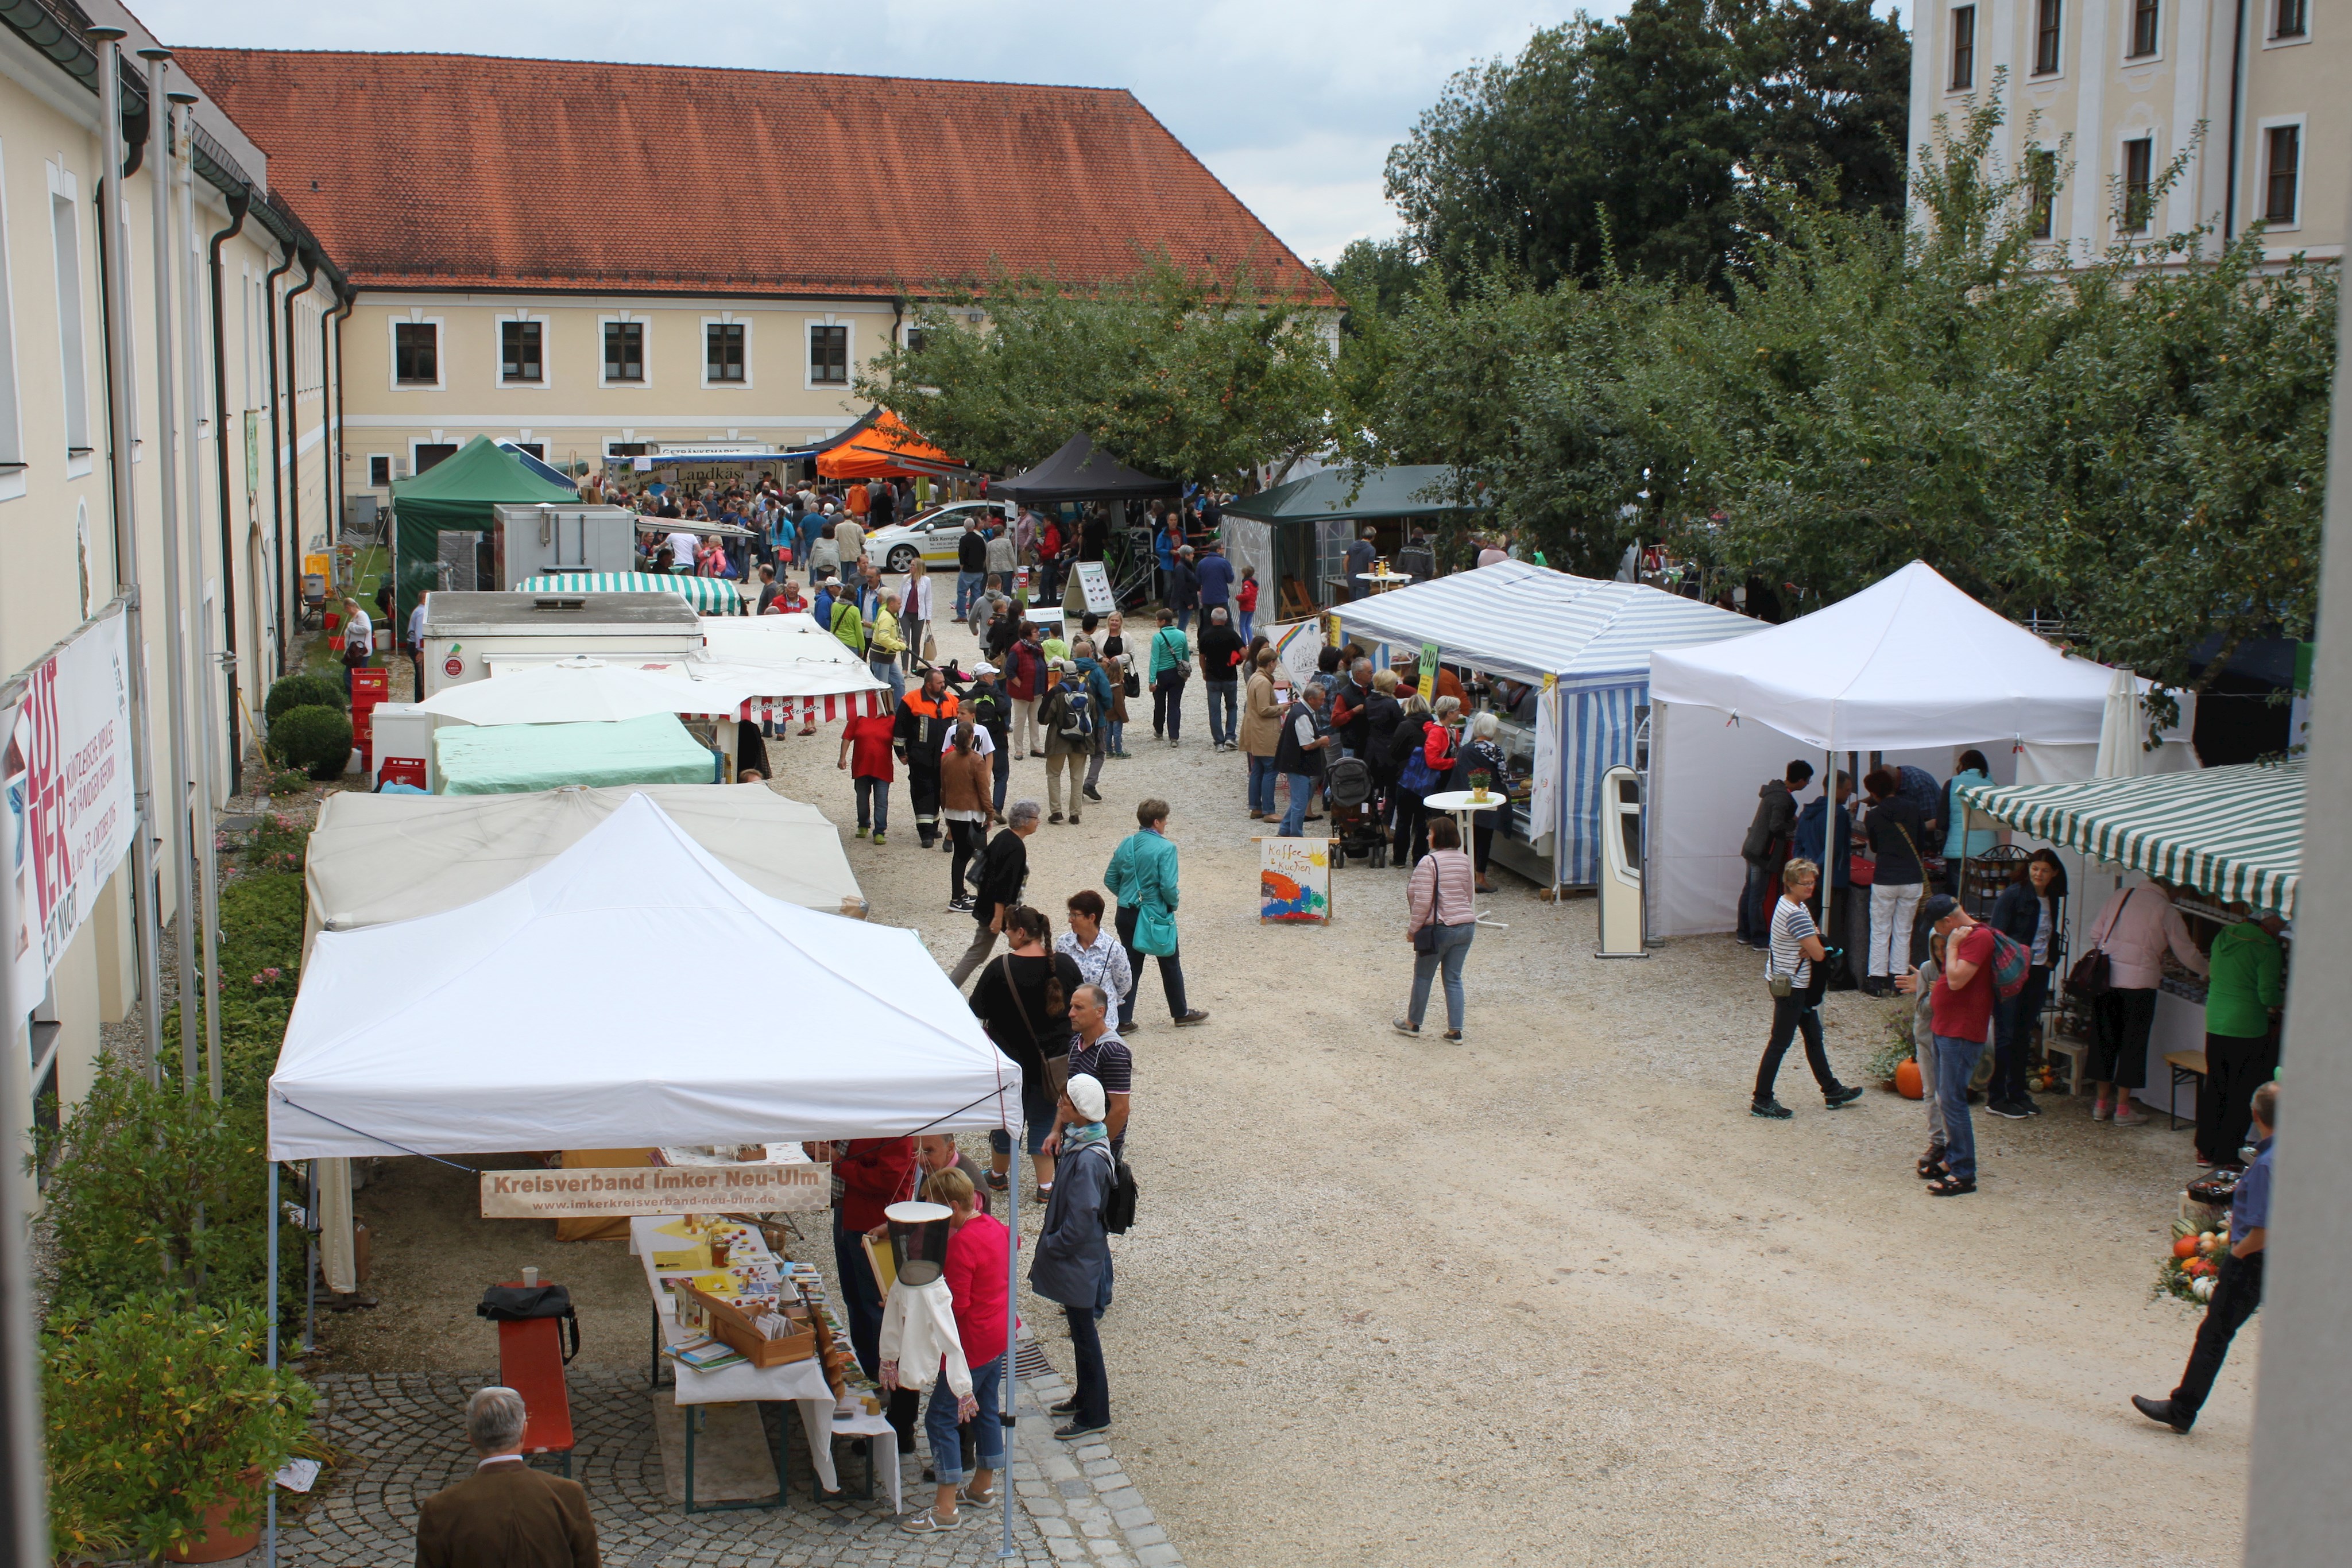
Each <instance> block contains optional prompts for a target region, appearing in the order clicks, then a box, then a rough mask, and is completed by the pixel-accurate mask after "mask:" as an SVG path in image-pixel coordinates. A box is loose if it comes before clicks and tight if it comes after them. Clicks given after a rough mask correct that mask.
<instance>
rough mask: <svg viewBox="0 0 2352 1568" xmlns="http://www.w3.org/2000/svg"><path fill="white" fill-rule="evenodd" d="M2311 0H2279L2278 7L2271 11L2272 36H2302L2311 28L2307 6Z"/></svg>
mask: <svg viewBox="0 0 2352 1568" xmlns="http://www.w3.org/2000/svg"><path fill="white" fill-rule="evenodd" d="M2309 3H2310V0H2277V9H2276V10H2274V11H2273V12H2272V13H2271V37H2273V38H2300V37H2304V36H2305V34H2306V33H2307V32H2308V31H2309V30H2310V26H2311V24H2310V21H2309V20H2308V13H2307V11H2306V9H2305V7H2306V6H2307V5H2309Z"/></svg>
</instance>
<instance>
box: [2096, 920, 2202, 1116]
mask: <svg viewBox="0 0 2352 1568" xmlns="http://www.w3.org/2000/svg"><path fill="white" fill-rule="evenodd" d="M2091 946H2093V947H2094V948H2095V949H2097V950H2098V951H2100V952H2103V953H2105V955H2106V956H2107V980H2108V984H2109V985H2111V986H2112V987H2113V989H2111V990H2109V991H2108V992H2107V993H2106V994H2105V995H2104V996H2101V997H2099V998H2095V1000H2093V1002H2092V1003H2091V1061H2090V1066H2089V1069H2088V1071H2087V1072H2086V1074H2085V1075H2086V1076H2087V1077H2088V1078H2089V1079H2090V1080H2091V1086H2092V1089H2093V1090H2094V1092H2095V1099H2094V1100H2093V1101H2092V1103H2091V1120H2093V1121H2094V1122H2104V1121H2106V1120H2107V1119H2108V1118H2109V1117H2113V1118H2114V1119H2115V1120H2116V1121H2117V1122H2119V1123H2121V1124H2123V1125H2125V1126H2126V1127H2136V1126H2137V1125H2139V1124H2141V1123H2143V1122H2145V1121H2147V1117H2146V1116H2144V1115H2142V1114H2140V1113H2138V1112H2137V1111H2135V1110H2133V1109H2132V1103H2131V1092H2132V1091H2133V1090H2135V1089H2137V1088H2139V1087H2140V1086H2141V1085H2142V1084H2145V1083H2146V1082H2147V1039H2148V1033H2149V1031H2150V1030H2153V1029H2154V1028H2155V1027H2156V992H2157V987H2158V984H2159V983H2160V982H2161V981H2162V980H2163V978H2164V952H2165V949H2166V948H2168V947H2169V948H2170V949H2171V950H2172V956H2174V957H2176V958H2178V959H2179V960H2180V961H2181V963H2183V964H2184V965H2186V966H2188V967H2189V969H2190V970H2191V971H2192V972H2193V973H2195V974H2199V975H2202V974H2204V973H2205V972H2206V971H2205V955H2204V954H2202V953H2200V952H2199V951H2198V950H2197V944H2196V943H2194V942H2192V941H2190V940H2189V927H2188V925H2186V924H2185V923H2184V922H2183V921H2182V920H2181V918H2180V911H2179V910H2178V909H2175V908H2173V907H2172V893H2171V890H2170V889H2168V888H2167V887H2166V886H2165V885H2164V884H2163V883H2160V882H2147V883H2141V884H2140V885H2139V886H2137V887H2125V888H2117V889H2116V892H2115V894H2113V896H2111V897H2110V898H2108V900H2107V906H2106V908H2105V909H2103V910H2101V911H2100V912H2099V918H2098V922H2097V924H2095V925H2093V926H2092V927H2091Z"/></svg>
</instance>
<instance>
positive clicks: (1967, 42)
mask: <svg viewBox="0 0 2352 1568" xmlns="http://www.w3.org/2000/svg"><path fill="white" fill-rule="evenodd" d="M1976 79H1977V8H1976V7H1975V6H1973V5H1961V6H1958V7H1955V8H1954V10H1953V12H1952V90H1953V91H1954V92H1958V91H1959V90H1960V89H1962V88H1965V87H1974V86H1975V85H1976Z"/></svg>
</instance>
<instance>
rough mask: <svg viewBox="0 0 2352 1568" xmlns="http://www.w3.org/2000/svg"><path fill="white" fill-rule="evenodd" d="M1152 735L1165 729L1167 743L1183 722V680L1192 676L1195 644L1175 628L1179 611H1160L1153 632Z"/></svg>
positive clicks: (1174, 741)
mask: <svg viewBox="0 0 2352 1568" xmlns="http://www.w3.org/2000/svg"><path fill="white" fill-rule="evenodd" d="M1150 664H1151V667H1150V672H1149V674H1150V679H1151V734H1152V737H1153V738H1154V739H1157V738H1159V737H1160V735H1161V733H1162V732H1163V731H1164V732H1165V733H1166V735H1167V737H1168V744H1169V745H1171V746H1173V745H1175V744H1176V734H1177V731H1178V729H1179V728H1180V727H1181V726H1182V725H1183V722H1184V683H1185V682H1187V681H1189V680H1191V679H1192V643H1190V642H1188V641H1187V640H1186V639H1185V636H1184V633H1183V632H1181V631H1179V630H1177V628H1176V612H1174V611H1172V610H1162V611H1161V612H1160V630H1159V631H1157V632H1153V633H1152V634H1151V661H1150Z"/></svg>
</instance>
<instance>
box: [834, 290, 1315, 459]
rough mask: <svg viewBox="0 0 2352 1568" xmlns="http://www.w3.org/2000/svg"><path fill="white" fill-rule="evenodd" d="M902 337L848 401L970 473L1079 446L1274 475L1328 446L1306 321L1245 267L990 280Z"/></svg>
mask: <svg viewBox="0 0 2352 1568" xmlns="http://www.w3.org/2000/svg"><path fill="white" fill-rule="evenodd" d="M1228 259H1230V258H1228ZM1302 281H1304V280H1302ZM974 309H978V310H980V311H982V312H983V313H984V314H985V317H986V320H985V322H984V323H974V322H973V321H971V319H969V317H970V313H971V311H972V310H974ZM912 325H914V326H915V327H916V328H918V329H920V331H921V332H922V334H923V337H922V346H921V347H920V348H919V349H911V348H909V349H896V350H891V351H889V352H887V353H885V354H883V355H881V356H880V357H879V358H877V360H875V361H873V362H872V364H871V365H870V366H869V367H868V368H867V369H866V370H865V371H860V372H859V375H858V379H857V394H858V395H859V396H860V397H863V398H867V399H870V400H871V401H873V402H877V403H879V404H881V405H882V406H884V407H886V408H887V409H889V410H890V411H891V412H892V413H896V414H897V415H898V417H899V418H900V419H902V420H904V421H905V422H906V423H908V426H909V427H911V428H913V429H916V430H919V431H920V432H921V433H922V434H923V436H924V437H925V439H927V440H929V441H932V442H935V443H937V444H939V445H940V446H942V447H944V448H945V449H946V450H948V451H950V452H952V453H954V454H955V455H957V456H958V457H961V458H962V459H963V460H964V461H966V462H968V463H972V464H976V465H981V466H982V467H987V468H992V469H996V470H999V471H1014V470H1019V469H1023V468H1026V467H1029V466H1030V465H1034V464H1035V463H1036V462H1038V461H1039V460H1040V459H1042V458H1045V457H1047V456H1049V455H1052V454H1053V452H1054V451H1055V449H1056V448H1058V447H1059V446H1061V444H1063V443H1064V442H1066V441H1067V440H1068V439H1069V438H1070V437H1071V436H1073V435H1076V434H1086V435H1088V436H1091V437H1092V438H1093V439H1094V442H1095V444H1096V445H1097V446H1099V447H1100V448H1101V449H1102V450H1104V451H1105V452H1108V453H1109V454H1110V455H1112V456H1114V457H1116V458H1118V460H1119V461H1120V462H1122V463H1126V464H1128V465H1131V466H1133V467H1136V468H1139V469H1140V470H1142V471H1143V472H1145V473H1147V474H1151V475H1156V476H1160V477H1163V478H1185V479H1190V478H1199V477H1205V476H1209V475H1212V474H1224V475H1235V474H1239V473H1242V472H1244V471H1245V470H1246V469H1248V468H1250V467H1251V466H1252V465H1256V464H1259V463H1270V464H1274V465H1277V466H1279V465H1282V464H1283V463H1285V462H1286V461H1288V460H1289V459H1292V458H1295V457H1297V456H1298V455H1301V454H1303V453H1306V452H1308V451H1311V450H1313V449H1315V448H1317V447H1318V446H1321V445H1323V444H1325V443H1326V442H1328V439H1329V424H1328V422H1329V417H1330V413H1331V410H1332V408H1333V406H1334V400H1335V393H1334V388H1333V383H1332V368H1331V358H1330V355H1329V353H1328V350H1327V349H1326V348H1325V345H1324V342H1323V340H1322V337H1321V335H1320V332H1319V329H1318V320H1317V318H1316V314H1315V312H1313V311H1312V310H1310V309H1307V308H1302V307H1300V306H1298V305H1297V304H1296V303H1295V302H1294V301H1293V300H1292V299H1291V298H1288V297H1287V296H1285V295H1281V294H1277V293H1273V292H1268V291H1264V290H1261V289H1260V288H1259V287H1257V285H1256V284H1255V282H1254V281H1253V279H1252V277H1251V275H1250V274H1249V273H1248V272H1247V271H1246V270H1244V271H1242V272H1239V273H1237V274H1235V275H1234V276H1232V277H1216V276H1201V275H1195V274H1193V273H1190V272H1187V271H1184V270H1182V269H1181V268H1179V267H1176V266H1175V265H1173V264H1172V263H1171V262H1170V261H1169V260H1168V259H1167V258H1166V257H1164V256H1162V257H1160V258H1157V259H1154V260H1150V261H1148V262H1146V263H1145V264H1144V265H1142V266H1141V267H1139V270H1138V272H1137V273H1136V274H1135V276H1134V277H1131V278H1129V279H1127V280H1124V281H1119V282H1114V283H1108V284H1105V285H1102V286H1100V287H1095V288H1091V289H1087V290H1079V289H1075V288H1071V287H1065V286H1063V285H1060V284H1058V283H1055V282H1054V281H1053V280H1051V279H1042V278H1026V277H1010V276H999V277H995V278H993V279H992V280H991V281H990V282H989V283H988V284H987V285H986V286H984V287H982V288H979V289H976V290H973V291H970V292H966V293H961V294H959V295H957V296H956V297H954V298H950V299H948V300H945V301H943V302H941V303H939V304H933V305H927V306H924V307H922V308H919V309H918V310H917V311H916V313H915V318H914V320H913V323H912Z"/></svg>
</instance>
